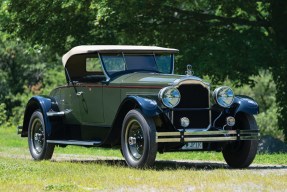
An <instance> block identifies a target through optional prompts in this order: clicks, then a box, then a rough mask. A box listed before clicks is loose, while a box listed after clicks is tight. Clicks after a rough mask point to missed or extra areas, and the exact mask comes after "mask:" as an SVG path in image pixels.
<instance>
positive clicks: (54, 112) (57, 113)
mask: <svg viewBox="0 0 287 192" xmlns="http://www.w3.org/2000/svg"><path fill="white" fill-rule="evenodd" d="M64 115H65V112H64V111H60V112H56V111H48V112H47V116H48V117H61V116H64Z"/></svg>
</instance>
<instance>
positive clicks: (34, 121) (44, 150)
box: [28, 110, 55, 160]
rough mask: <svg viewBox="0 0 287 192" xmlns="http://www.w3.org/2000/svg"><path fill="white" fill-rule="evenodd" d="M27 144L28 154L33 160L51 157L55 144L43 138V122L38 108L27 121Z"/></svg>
mask: <svg viewBox="0 0 287 192" xmlns="http://www.w3.org/2000/svg"><path fill="white" fill-rule="evenodd" d="M28 144H29V150H30V154H31V156H32V157H33V159H35V160H44V159H51V158H52V155H53V152H54V148H55V145H54V144H49V143H47V141H46V138H45V122H44V118H43V114H42V112H41V111H40V110H36V111H35V112H34V113H33V114H32V116H31V118H30V122H29V127H28Z"/></svg>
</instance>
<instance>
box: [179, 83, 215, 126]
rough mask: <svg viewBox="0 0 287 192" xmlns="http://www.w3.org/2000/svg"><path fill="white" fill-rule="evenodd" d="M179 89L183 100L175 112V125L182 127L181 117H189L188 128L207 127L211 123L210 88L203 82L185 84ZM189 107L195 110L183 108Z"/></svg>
mask: <svg viewBox="0 0 287 192" xmlns="http://www.w3.org/2000/svg"><path fill="white" fill-rule="evenodd" d="M178 90H179V91H180V94H181V100H180V103H179V104H178V105H177V106H176V107H175V110H174V112H173V123H174V126H175V127H176V128H177V129H182V127H181V125H180V118H181V117H187V118H189V120H190V126H188V128H200V129H202V128H207V127H208V126H209V124H210V111H209V89H208V88H207V87H205V86H203V85H201V84H183V85H180V86H179V87H178ZM187 108H188V109H193V110H181V109H187ZM177 110H179V111H177Z"/></svg>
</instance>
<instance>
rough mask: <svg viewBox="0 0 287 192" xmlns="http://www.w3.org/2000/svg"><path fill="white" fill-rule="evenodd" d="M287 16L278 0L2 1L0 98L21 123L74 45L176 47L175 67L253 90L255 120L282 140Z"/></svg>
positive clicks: (57, 79) (286, 5)
mask: <svg viewBox="0 0 287 192" xmlns="http://www.w3.org/2000/svg"><path fill="white" fill-rule="evenodd" d="M286 16H287V2H286V1H278V0H261V1H254V0H250V1H248V2H247V1H243V0H237V1H235V0H222V1H216V0H209V1H207V0H195V1H184V2H183V1H179V0H172V1H171V0H152V1H135V0H126V1H119V0H113V1H112V0H87V1H84V2H83V1H76V0H66V1H59V0H42V1H37V0H3V1H2V3H1V9H0V30H1V31H2V32H1V35H0V36H1V37H0V42H1V45H0V76H1V78H0V88H1V90H6V91H5V92H4V91H1V93H0V103H5V109H6V112H5V115H6V117H7V118H11V117H15V118H14V119H15V123H16V122H18V121H19V120H20V119H21V115H22V111H23V110H22V109H23V106H24V105H25V102H27V99H28V98H29V96H30V95H32V94H42V93H45V94H46V93H48V90H49V89H50V88H52V87H55V86H56V84H61V83H64V77H63V70H62V69H60V68H61V67H60V66H61V65H60V64H59V62H57V61H59V60H60V59H59V56H58V55H62V54H63V53H65V52H66V51H68V50H69V49H70V48H71V47H73V46H76V45H80V44H144V45H159V46H167V47H175V48H178V49H180V55H178V57H177V68H176V71H177V72H178V73H184V71H185V66H186V65H185V64H187V63H192V64H193V66H194V70H195V71H196V74H197V75H199V76H203V75H205V76H206V75H207V76H208V79H210V81H212V82H213V83H214V84H221V83H227V84H229V85H232V86H234V87H235V88H236V92H237V93H240V94H241V93H242V94H246V95H249V96H251V97H254V98H255V99H256V100H257V101H258V102H259V104H260V108H261V110H260V111H261V114H260V115H259V116H258V117H257V120H258V124H259V125H260V127H261V128H262V129H263V130H264V131H265V133H268V134H273V135H275V136H276V137H279V138H281V139H282V138H283V136H282V135H283V134H282V131H279V130H278V127H279V128H280V129H281V130H283V131H284V133H285V139H286V138H287V126H286V124H287V120H286V118H284V117H286V116H287V99H286V98H287V97H286V90H287V76H286V74H287V36H286V34H287V20H286V18H287V17H286ZM51 77H52V78H51ZM250 86H251V87H252V88H250ZM21 110H22V111H21ZM0 113H3V112H0ZM0 116H1V115H0Z"/></svg>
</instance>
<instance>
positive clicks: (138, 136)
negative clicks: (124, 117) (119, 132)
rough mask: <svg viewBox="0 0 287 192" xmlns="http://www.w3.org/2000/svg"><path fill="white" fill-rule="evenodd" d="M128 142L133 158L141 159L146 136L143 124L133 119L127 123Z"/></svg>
mask: <svg viewBox="0 0 287 192" xmlns="http://www.w3.org/2000/svg"><path fill="white" fill-rule="evenodd" d="M125 138H126V139H127V141H126V144H127V147H128V149H129V152H130V153H131V154H132V156H133V158H135V159H140V158H141V157H142V154H143V151H144V138H143V132H142V128H141V125H140V124H139V122H138V121H137V120H136V119H133V120H131V121H130V122H129V124H128V125H127V130H126V136H125Z"/></svg>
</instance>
